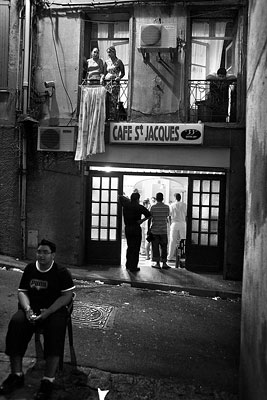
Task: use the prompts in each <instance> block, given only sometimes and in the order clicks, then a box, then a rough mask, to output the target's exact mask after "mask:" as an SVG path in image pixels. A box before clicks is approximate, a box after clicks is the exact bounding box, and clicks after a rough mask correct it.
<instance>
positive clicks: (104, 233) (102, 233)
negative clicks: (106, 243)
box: [100, 229, 108, 240]
mask: <svg viewBox="0 0 267 400" xmlns="http://www.w3.org/2000/svg"><path fill="white" fill-rule="evenodd" d="M107 238H108V231H107V229H100V240H107Z"/></svg>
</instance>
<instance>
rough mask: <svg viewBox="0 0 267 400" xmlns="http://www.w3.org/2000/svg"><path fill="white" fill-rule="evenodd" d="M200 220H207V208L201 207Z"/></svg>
mask: <svg viewBox="0 0 267 400" xmlns="http://www.w3.org/2000/svg"><path fill="white" fill-rule="evenodd" d="M201 218H205V219H208V218H209V207H203V208H202V211H201Z"/></svg>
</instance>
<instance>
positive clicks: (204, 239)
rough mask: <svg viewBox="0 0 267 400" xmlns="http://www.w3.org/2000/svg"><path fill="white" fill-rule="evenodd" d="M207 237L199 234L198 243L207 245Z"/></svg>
mask: <svg viewBox="0 0 267 400" xmlns="http://www.w3.org/2000/svg"><path fill="white" fill-rule="evenodd" d="M208 239H209V235H206V234H201V235H200V244H201V245H202V246H207V245H208Z"/></svg>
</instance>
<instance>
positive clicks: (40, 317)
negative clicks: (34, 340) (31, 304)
mask: <svg viewBox="0 0 267 400" xmlns="http://www.w3.org/2000/svg"><path fill="white" fill-rule="evenodd" d="M49 315H50V313H49V311H48V309H47V308H41V314H40V315H37V317H36V318H35V321H42V320H44V319H46V318H47V317H48V316H49Z"/></svg>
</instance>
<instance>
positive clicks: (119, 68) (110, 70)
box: [104, 46, 125, 120]
mask: <svg viewBox="0 0 267 400" xmlns="http://www.w3.org/2000/svg"><path fill="white" fill-rule="evenodd" d="M107 54H108V59H107V60H106V61H105V63H104V81H105V87H106V90H107V102H106V112H107V119H109V120H115V119H116V116H117V106H118V99H119V93H120V80H121V79H122V78H123V77H124V75H125V69H124V64H123V62H122V61H121V60H120V59H119V58H117V56H116V50H115V47H114V46H110V47H108V49H107Z"/></svg>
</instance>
